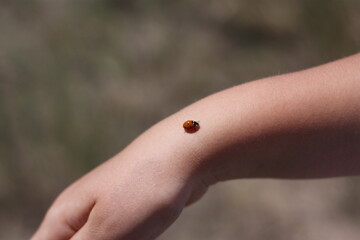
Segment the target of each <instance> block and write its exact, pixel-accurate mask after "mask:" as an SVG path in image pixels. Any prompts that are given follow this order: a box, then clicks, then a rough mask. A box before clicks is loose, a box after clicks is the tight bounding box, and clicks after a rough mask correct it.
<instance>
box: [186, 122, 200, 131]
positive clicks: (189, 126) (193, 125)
mask: <svg viewBox="0 0 360 240" xmlns="http://www.w3.org/2000/svg"><path fill="white" fill-rule="evenodd" d="M183 127H184V129H185V132H187V133H194V132H197V131H198V130H199V129H200V124H199V123H198V122H196V121H194V120H187V121H186V122H184V124H183Z"/></svg>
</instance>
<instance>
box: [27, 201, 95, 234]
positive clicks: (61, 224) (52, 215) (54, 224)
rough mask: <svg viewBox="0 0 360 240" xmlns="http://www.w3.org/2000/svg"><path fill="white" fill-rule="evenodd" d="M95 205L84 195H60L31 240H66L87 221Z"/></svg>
mask: <svg viewBox="0 0 360 240" xmlns="http://www.w3.org/2000/svg"><path fill="white" fill-rule="evenodd" d="M94 204H95V199H91V198H90V197H88V196H86V194H76V195H75V196H74V195H72V194H69V195H67V194H64V195H61V196H60V197H59V198H58V199H57V200H56V201H55V203H54V204H53V206H52V207H51V208H50V209H49V211H48V212H47V213H46V215H45V218H44V220H43V222H42V223H41V225H40V227H39V229H38V230H37V232H36V233H35V235H34V236H33V237H32V238H31V240H68V239H70V238H71V237H72V236H73V235H74V234H75V233H76V232H77V231H78V230H79V229H80V228H81V227H82V226H83V225H84V224H85V223H86V221H87V218H88V216H89V213H90V212H91V209H92V208H93V206H94Z"/></svg>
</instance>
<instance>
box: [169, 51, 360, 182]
mask: <svg viewBox="0 0 360 240" xmlns="http://www.w3.org/2000/svg"><path fill="white" fill-rule="evenodd" d="M359 66H360V55H359V54H358V55H355V56H352V57H350V58H346V59H342V60H339V61H336V62H333V63H329V64H326V65H322V66H319V67H316V68H313V69H309V70H305V71H301V72H297V73H292V74H286V75H280V76H276V77H270V78H267V79H263V80H259V81H254V82H251V83H248V84H244V85H240V86H236V87H234V88H231V89H227V90H225V91H222V92H219V93H217V94H214V95H211V96H209V97H207V98H205V99H202V100H200V101H199V102H196V103H195V104H193V105H190V106H189V107H187V108H185V109H183V110H182V111H180V112H178V113H176V114H174V116H172V117H171V119H172V121H173V120H174V119H176V121H175V122H176V124H177V125H176V126H174V128H178V129H176V130H177V131H176V134H180V135H179V137H180V138H181V140H180V143H181V145H180V146H179V148H181V151H190V152H191V156H192V157H191V158H188V159H190V161H192V162H191V163H189V164H190V165H194V164H197V165H199V166H202V167H203V169H206V170H205V172H209V171H210V172H211V173H212V176H208V177H209V178H210V180H209V181H210V182H211V181H217V180H226V179H233V178H244V177H277V178H314V177H332V176H339V175H353V174H358V173H360V67H359ZM188 119H193V120H198V121H200V124H201V129H200V130H199V131H198V132H197V133H195V134H183V133H181V132H180V131H181V124H182V122H183V121H185V120H188ZM165 121H166V120H165ZM175 136H176V137H177V135H175ZM199 169H201V167H200V168H199ZM209 169H210V170H209ZM211 178H214V179H211Z"/></svg>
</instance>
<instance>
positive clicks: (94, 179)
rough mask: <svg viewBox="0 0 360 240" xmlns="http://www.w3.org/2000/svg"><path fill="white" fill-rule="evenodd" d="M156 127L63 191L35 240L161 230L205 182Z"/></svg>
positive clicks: (150, 235) (138, 235)
mask: <svg viewBox="0 0 360 240" xmlns="http://www.w3.org/2000/svg"><path fill="white" fill-rule="evenodd" d="M156 132H158V130H153V131H148V132H146V133H145V134H143V135H145V136H142V137H140V139H138V140H136V141H135V142H134V143H132V144H131V145H130V146H129V147H127V148H126V149H125V150H124V151H123V152H121V153H120V154H118V155H117V156H115V157H114V158H113V159H111V160H109V161H107V162H105V163H104V164H102V165H101V166H99V167H98V168H96V169H95V170H93V171H92V172H90V173H89V174H87V175H86V176H84V177H83V178H81V179H80V180H78V181H77V182H75V183H74V184H73V185H71V186H70V187H68V188H67V189H66V190H65V191H64V192H63V193H61V195H60V196H59V197H58V198H57V199H56V201H55V202H54V204H53V205H52V207H51V208H50V209H49V211H48V213H47V214H46V217H45V219H44V221H43V223H42V225H41V226H40V228H39V229H38V231H37V232H36V233H35V235H34V236H33V238H32V240H45V239H46V240H65V239H73V240H75V239H76V240H79V239H92V240H105V239H106V240H111V239H117V240H118V239H122V240H123V239H132V240H137V239H138V240H147V239H149V240H151V239H155V238H156V237H157V236H158V235H160V234H161V233H162V232H163V231H164V230H165V229H166V228H167V227H168V226H169V225H170V224H171V223H172V222H173V221H174V220H175V219H176V218H177V217H178V215H179V214H180V212H181V211H182V209H183V208H184V206H185V205H186V204H190V203H191V202H193V201H195V200H197V199H198V198H199V197H200V196H201V195H202V194H203V193H204V192H205V191H206V186H205V185H203V184H202V183H201V181H199V180H198V179H196V178H194V177H191V176H190V175H191V174H187V173H189V171H188V170H189V169H191V168H186V167H184V166H185V165H186V164H184V162H183V161H182V160H181V158H182V156H183V155H182V154H176V151H174V150H171V149H172V147H171V146H172V145H173V144H175V142H172V143H169V141H167V139H166V137H164V136H162V137H161V136H159V134H157V133H156ZM175 135H176V134H175ZM157 136H158V137H157ZM179 136H180V137H181V138H183V137H184V134H183V132H182V133H181V134H179ZM157 138H158V139H159V141H157V142H156V139H157ZM161 139H162V140H161ZM175 139H176V138H174V139H173V140H174V141H176V140H175ZM148 140H151V144H149V141H148ZM154 141H155V142H154ZM167 142H168V143H167ZM156 143H157V144H156ZM158 144H160V145H158ZM157 146H162V147H161V148H160V147H157ZM198 183H199V184H198Z"/></svg>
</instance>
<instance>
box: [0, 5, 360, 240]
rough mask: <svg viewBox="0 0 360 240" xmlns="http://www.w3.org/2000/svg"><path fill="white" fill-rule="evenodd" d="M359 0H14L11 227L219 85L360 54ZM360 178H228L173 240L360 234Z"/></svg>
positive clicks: (29, 220) (3, 177)
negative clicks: (230, 179) (293, 179)
mask: <svg viewBox="0 0 360 240" xmlns="http://www.w3.org/2000/svg"><path fill="white" fill-rule="evenodd" d="M359 30H360V2H359V1H356V0H344V1H339V0H317V1H313V0H303V1H301V0H297V1H287V0H273V1H266V0H221V1H219V0H209V1H199V0H182V1H165V0H153V1H148V0H132V1H125V0H86V1H85V0H71V1H70V0H58V1H48V0H1V1H0V239H4V240H18V239H19V240H20V239H28V238H29V237H30V236H31V234H32V233H33V232H34V231H35V229H36V228H37V226H38V225H39V223H40V221H41V219H42V217H43V215H44V213H45V211H46V209H47V208H48V207H49V205H50V204H51V202H52V201H53V199H54V198H55V197H56V196H57V195H58V194H59V193H60V192H61V190H62V189H64V188H65V187H66V186H67V185H68V184H70V183H71V182H73V181H74V180H76V179H77V178H79V177H80V176H82V175H83V174H85V173H86V172H88V171H89V170H91V169H92V168H94V167H95V166H97V165H98V164H100V163H101V162H103V161H104V160H106V159H108V158H109V157H111V156H113V155H114V154H115V153H117V152H119V151H120V150H121V149H122V148H123V147H125V146H126V145H127V144H128V143H129V142H130V141H131V140H133V139H134V138H135V137H136V136H138V135H139V134H140V133H141V132H143V131H144V130H145V129H147V128H148V127H149V126H151V125H152V124H154V123H156V122H157V121H159V120H161V119H162V118H164V117H166V116H168V115H169V114H171V113H174V112H176V111H177V110H179V109H181V108H182V107H184V106H186V105H188V104H190V103H192V102H193V101H195V100H198V99H200V98H202V97H205V96H207V95H209V94H211V93H214V92H217V91H219V90H222V89H225V88H228V87H231V86H234V85H237V84H240V83H244V82H247V81H251V80H255V79H258V78H261V77H267V76H271V75H276V74H281V73H286V72H292V71H297V70H301V69H304V68H307V67H311V66H315V65H318V64H322V63H324V62H327V61H331V60H334V59H338V58H341V57H344V56H347V55H350V54H353V53H356V52H357V51H358V50H359V47H360V31H359ZM359 186H360V181H359V179H357V178H337V179H325V180H307V181H285V180H282V181H280V180H239V181H231V182H227V183H223V184H218V185H216V186H214V187H213V188H211V189H210V191H209V193H208V194H207V195H206V196H205V197H204V198H203V199H202V200H201V201H200V202H198V203H196V204H195V205H193V206H191V207H189V208H187V209H186V210H185V211H184V212H183V214H182V215H181V217H180V218H179V219H178V221H177V222H176V223H175V224H174V225H173V226H172V227H171V228H170V229H169V230H168V231H167V232H166V233H165V234H164V235H163V236H162V237H161V238H160V239H161V240H165V239H171V240H189V239H197V240H202V239H207V240H225V239H251V240H258V239H259V240H260V239H261V240H262V239H268V240H289V239H290V240H297V239H299V240H300V239H301V240H303V239H307V240H318V239H327V240H332V239H347V240H349V239H359V236H360V228H359V226H360V189H359Z"/></svg>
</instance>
